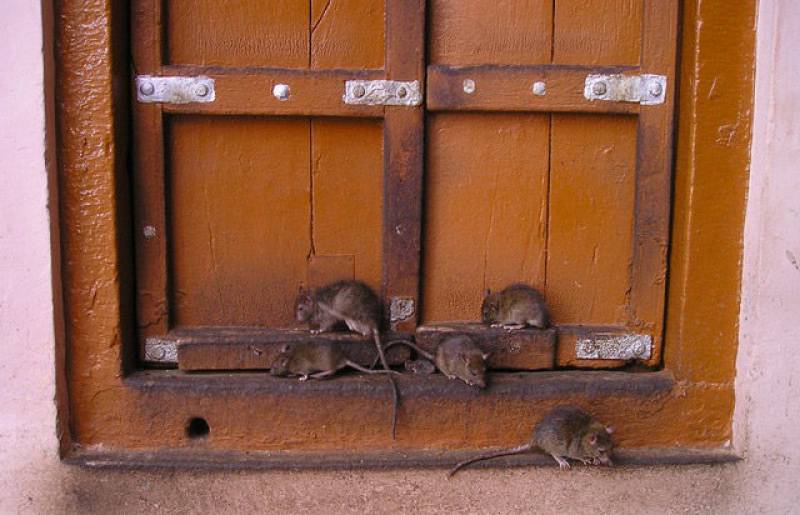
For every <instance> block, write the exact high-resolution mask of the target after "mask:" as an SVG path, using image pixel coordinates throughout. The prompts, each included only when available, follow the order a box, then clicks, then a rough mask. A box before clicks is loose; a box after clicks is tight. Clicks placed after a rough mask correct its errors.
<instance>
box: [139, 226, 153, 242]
mask: <svg viewBox="0 0 800 515" xmlns="http://www.w3.org/2000/svg"><path fill="white" fill-rule="evenodd" d="M142 234H143V235H144V237H145V238H147V239H148V240H152V239H153V238H155V237H156V228H155V227H153V226H152V225H145V226H144V227H142Z"/></svg>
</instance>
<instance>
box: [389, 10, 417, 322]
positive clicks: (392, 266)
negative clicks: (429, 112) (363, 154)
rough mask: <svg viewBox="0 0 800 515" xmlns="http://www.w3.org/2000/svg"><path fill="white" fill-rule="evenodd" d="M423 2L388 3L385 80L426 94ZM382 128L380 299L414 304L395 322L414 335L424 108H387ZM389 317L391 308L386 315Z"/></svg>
mask: <svg viewBox="0 0 800 515" xmlns="http://www.w3.org/2000/svg"><path fill="white" fill-rule="evenodd" d="M424 38H425V2H424V0H386V78H387V79H390V80H418V81H419V84H420V89H421V91H425V81H424V79H425V71H424V65H425V62H424V59H425V39H424ZM383 123H384V126H383V188H384V189H383V195H384V201H383V273H382V287H381V295H382V297H383V301H384V305H385V306H386V307H387V308H390V306H391V303H392V300H393V299H398V300H403V301H409V300H410V301H413V303H414V312H413V313H411V314H410V315H409V316H407V317H405V318H403V319H401V320H391V316H389V322H390V326H391V328H392V329H393V330H397V331H406V332H408V331H413V330H414V329H415V328H416V325H417V320H418V318H419V305H420V304H419V288H420V277H419V275H420V243H421V225H422V180H423V166H424V161H423V142H424V132H425V122H424V114H423V108H422V107H421V106H417V107H408V106H387V107H386V114H385V118H384V122H383ZM385 311H386V313H387V314H389V315H390V314H391V309H386V310H385Z"/></svg>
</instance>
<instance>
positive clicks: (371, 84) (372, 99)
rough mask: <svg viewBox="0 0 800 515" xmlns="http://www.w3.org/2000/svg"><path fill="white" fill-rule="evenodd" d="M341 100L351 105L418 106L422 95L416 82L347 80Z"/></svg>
mask: <svg viewBox="0 0 800 515" xmlns="http://www.w3.org/2000/svg"><path fill="white" fill-rule="evenodd" d="M342 100H343V101H344V103H345V104H351V105H370V106H374V105H384V106H418V105H420V104H421V103H422V93H421V92H420V90H419V81H416V80H413V81H398V80H348V81H345V83H344V95H343V96H342Z"/></svg>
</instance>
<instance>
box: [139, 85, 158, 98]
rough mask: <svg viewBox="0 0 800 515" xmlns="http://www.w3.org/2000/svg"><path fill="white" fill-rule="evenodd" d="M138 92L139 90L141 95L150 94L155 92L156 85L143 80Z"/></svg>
mask: <svg viewBox="0 0 800 515" xmlns="http://www.w3.org/2000/svg"><path fill="white" fill-rule="evenodd" d="M139 92H141V94H142V95H145V96H150V95H152V94H153V93H155V92H156V87H155V86H154V85H153V83H152V82H143V83H142V84H141V85H140V86H139Z"/></svg>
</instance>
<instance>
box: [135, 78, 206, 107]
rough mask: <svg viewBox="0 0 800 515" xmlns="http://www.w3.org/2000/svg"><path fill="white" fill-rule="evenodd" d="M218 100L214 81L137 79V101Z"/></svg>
mask: <svg viewBox="0 0 800 515" xmlns="http://www.w3.org/2000/svg"><path fill="white" fill-rule="evenodd" d="M215 98H216V91H215V90H214V79H212V78H211V77H206V76H202V75H201V76H199V77H155V76H152V75H139V76H138V77H136V99H137V100H139V102H145V103H163V104H192V103H202V104H205V103H209V102H213V101H214V99H215Z"/></svg>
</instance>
